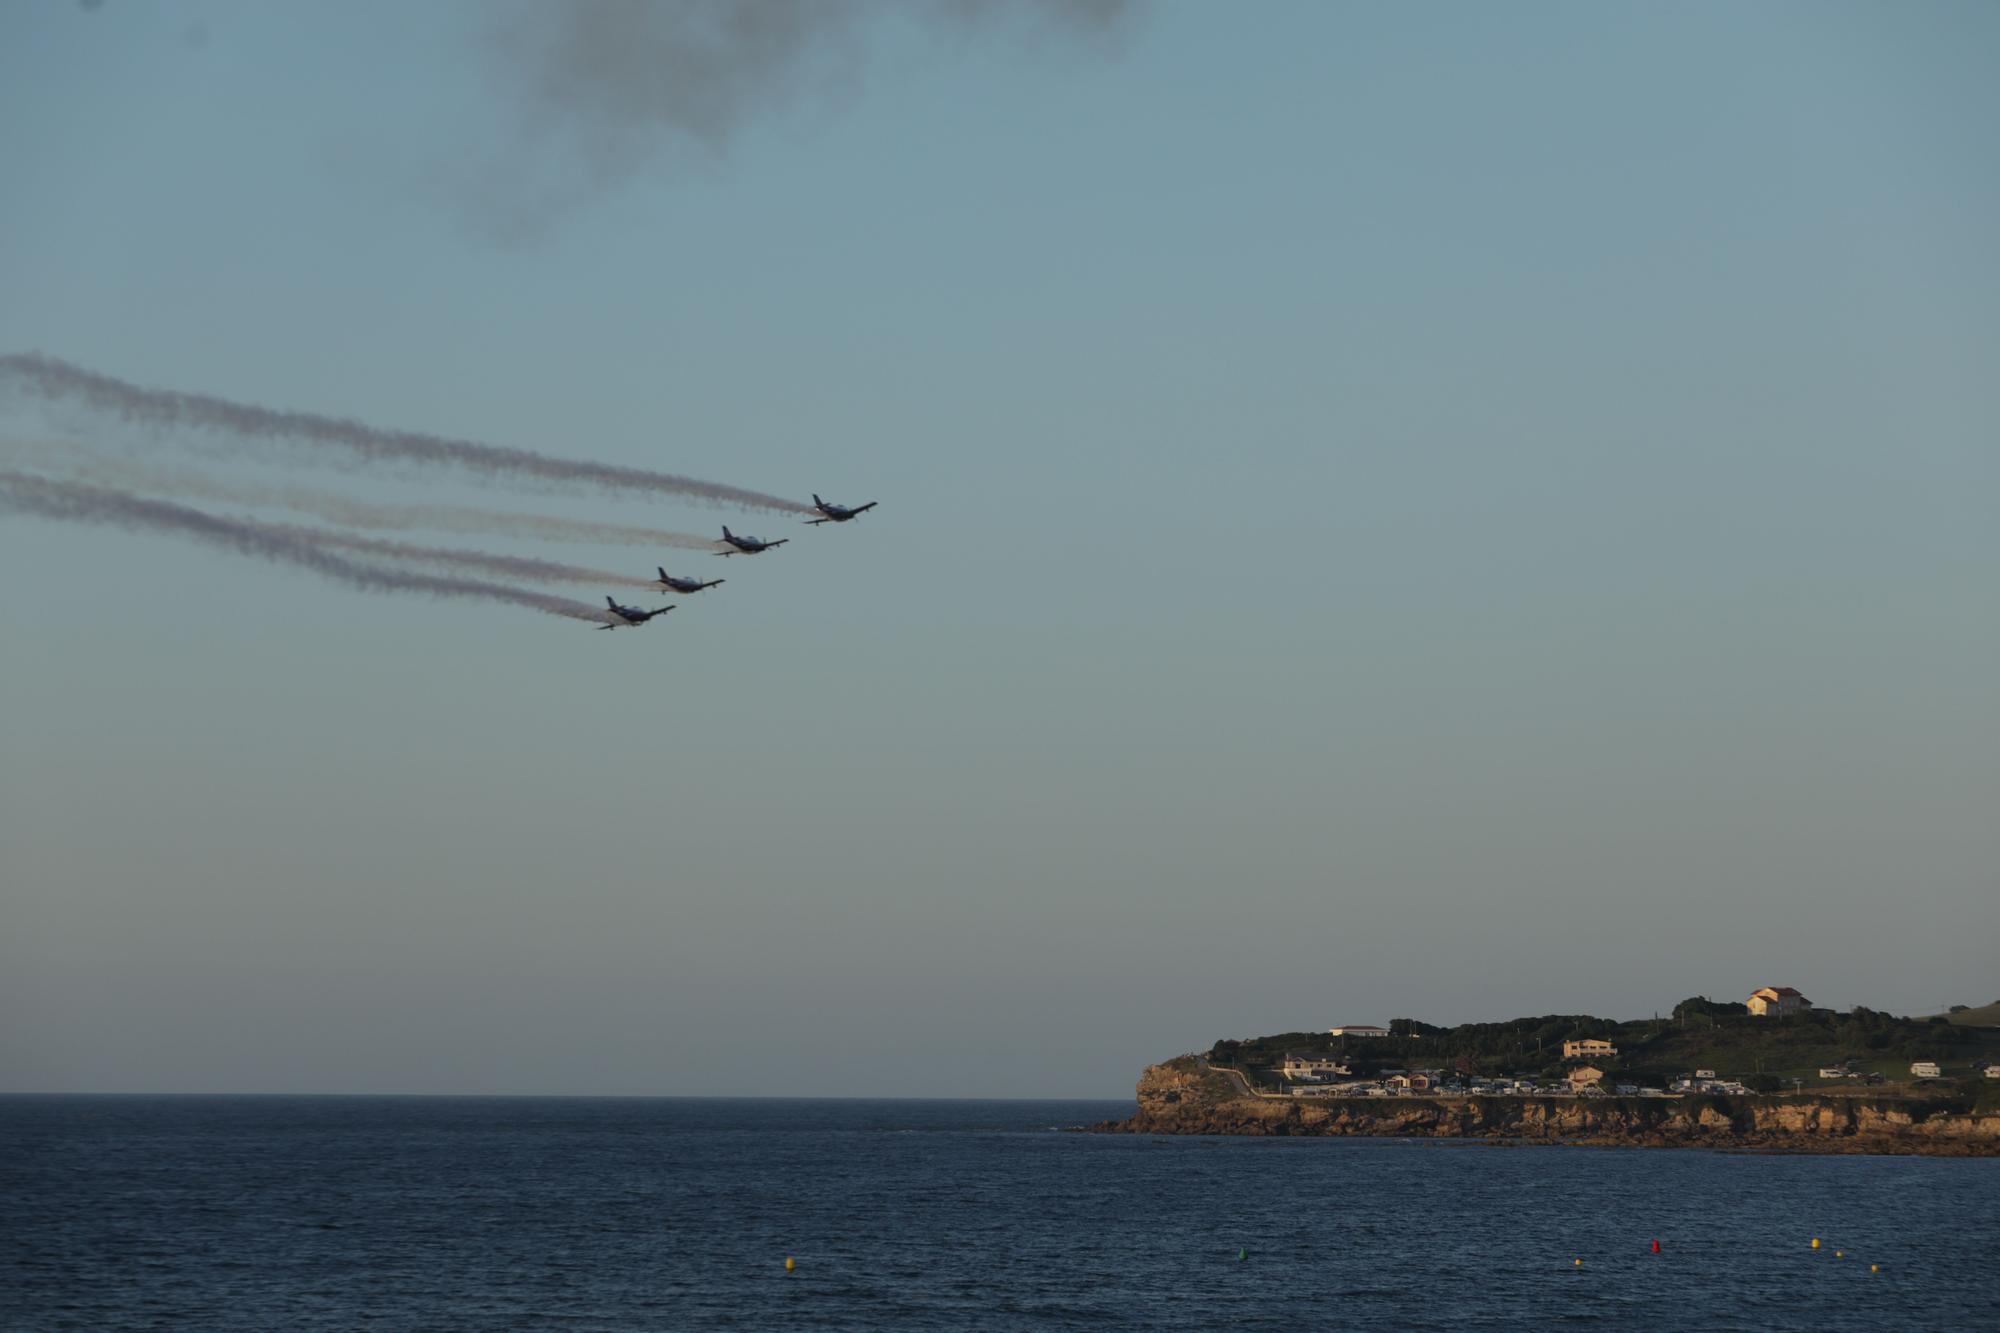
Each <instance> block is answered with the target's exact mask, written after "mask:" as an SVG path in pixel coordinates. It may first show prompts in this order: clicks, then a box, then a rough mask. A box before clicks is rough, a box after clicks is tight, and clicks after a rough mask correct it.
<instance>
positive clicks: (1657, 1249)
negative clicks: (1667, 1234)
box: [1653, 1241, 1660, 1254]
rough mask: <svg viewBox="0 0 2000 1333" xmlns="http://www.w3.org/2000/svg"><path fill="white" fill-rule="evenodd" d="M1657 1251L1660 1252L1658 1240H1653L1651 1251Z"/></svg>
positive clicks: (1656, 1252)
mask: <svg viewBox="0 0 2000 1333" xmlns="http://www.w3.org/2000/svg"><path fill="white" fill-rule="evenodd" d="M1659 1252H1660V1242H1658V1241H1654V1242H1653V1253H1654V1254H1658V1253H1659Z"/></svg>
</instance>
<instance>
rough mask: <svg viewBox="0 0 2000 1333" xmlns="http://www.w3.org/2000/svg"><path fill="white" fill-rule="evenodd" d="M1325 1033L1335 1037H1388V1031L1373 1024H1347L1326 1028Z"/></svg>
mask: <svg viewBox="0 0 2000 1333" xmlns="http://www.w3.org/2000/svg"><path fill="white" fill-rule="evenodd" d="M1327 1032H1328V1033H1329V1034H1330V1035H1332V1036H1335V1037H1386V1036H1388V1035H1389V1029H1387V1028H1378V1027H1376V1026H1375V1025H1374V1024H1373V1023H1347V1024H1344V1025H1343V1026H1341V1027H1337V1028H1328V1029H1327Z"/></svg>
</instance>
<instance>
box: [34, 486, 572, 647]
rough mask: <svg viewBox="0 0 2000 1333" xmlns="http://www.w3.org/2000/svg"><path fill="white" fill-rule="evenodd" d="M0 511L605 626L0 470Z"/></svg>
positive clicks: (520, 592) (565, 605)
mask: <svg viewBox="0 0 2000 1333" xmlns="http://www.w3.org/2000/svg"><path fill="white" fill-rule="evenodd" d="M0 509H9V510H13V511H14V512H16V513H23V514H33V515H36V516H38V517H42V518H51V519H56V520H59V521H62V522H69V523H97V524H103V525H107V526H112V527H119V528H126V529H143V530H150V531H155V532H167V533H173V534H176V535H179V536H184V537H191V538H193V539H195V540H196V541H202V542H207V543H208V544H209V545H211V546H219V547H222V548H223V549H225V550H230V551H235V552H236V553H237V554H239V555H247V556H250V557H252V558H254V559H259V560H271V561H275V562H277V563H280V564H288V565H294V566H296V567H298V568H300V569H306V570H310V571H312V572H313V573H315V574H318V575H320V576H321V577H322V578H327V579H331V580H333V581H334V582H336V583H345V584H346V585H348V586H349V587H351V588H359V589H362V590H363V591H366V592H414V593H429V594H431V595H433V596H437V597H467V598H477V599H480V600H484V601H494V602H511V603H512V604H514V605H515V606H525V607H529V608H531V609H533V610H536V611H544V612H547V613H548V614H549V615H552V616H563V617H565V618H567V619H570V620H585V621H590V622H592V623H595V624H606V623H609V616H608V615H607V613H606V612H604V611H601V610H598V609H597V608H595V607H593V606H591V605H590V604H589V603H587V602H577V601H572V600H570V599H569V598H567V597H553V596H550V595H548V594H546V593H539V592H535V591H533V590H532V589H528V588H513V587H508V586H507V585H505V584H500V583H484V582H480V581H478V580H475V579H459V578H440V577H436V576H434V575H429V574H417V573H412V572H409V571H407V570H400V569H388V568H383V567H378V566H375V565H365V564H360V563H358V562H356V561H352V560H348V559H346V558H345V557H342V556H338V555H334V554H332V553H331V552H329V551H327V550H325V549H323V548H322V547H320V546H319V545H316V544H314V543H313V542H310V541H305V540H301V539H300V538H297V537H294V536H291V535H288V534H287V533H285V532H284V531H280V530H273V529H271V528H267V527H264V526H261V525H259V524H255V523H245V522H241V521H238V520H236V519H228V518H221V517H218V516H217V515H214V514H210V513H206V512H204V511H202V510H199V509H190V508H188V507H187V506H185V505H178V504H174V503H172V502H170V501H167V500H149V499H146V498H145V497H143V496H137V495H130V494H127V493H126V492H123V491H114V490H110V489H107V488H105V487H100V486H87V485H84V484H82V483H80V482H71V481H54V480H51V479H49V478H47V477H35V476H30V475H28V474H27V473H23V472H4V471H0Z"/></svg>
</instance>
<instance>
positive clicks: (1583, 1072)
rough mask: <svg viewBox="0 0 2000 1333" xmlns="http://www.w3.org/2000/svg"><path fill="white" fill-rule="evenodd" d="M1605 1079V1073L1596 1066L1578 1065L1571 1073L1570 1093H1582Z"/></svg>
mask: <svg viewBox="0 0 2000 1333" xmlns="http://www.w3.org/2000/svg"><path fill="white" fill-rule="evenodd" d="M1603 1077H1604V1071H1603V1070H1602V1069H1599V1068H1597V1066H1595V1065H1578V1066H1577V1067H1576V1068H1575V1069H1572V1070H1570V1071H1569V1086H1570V1091H1572V1092H1580V1091H1582V1090H1583V1089H1584V1088H1587V1087H1590V1086H1591V1085H1593V1084H1595V1083H1597V1082H1598V1081H1600V1080H1601V1079H1602V1078H1603Z"/></svg>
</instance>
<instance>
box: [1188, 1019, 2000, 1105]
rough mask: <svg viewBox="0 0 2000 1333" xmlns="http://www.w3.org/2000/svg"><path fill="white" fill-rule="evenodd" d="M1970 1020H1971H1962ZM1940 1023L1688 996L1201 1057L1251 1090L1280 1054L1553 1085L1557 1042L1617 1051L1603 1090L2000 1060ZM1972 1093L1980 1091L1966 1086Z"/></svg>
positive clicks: (1959, 1027)
mask: <svg viewBox="0 0 2000 1333" xmlns="http://www.w3.org/2000/svg"><path fill="white" fill-rule="evenodd" d="M1966 1012H1967V1013H1971V1012H1976V1011H1970V1010H1968V1011H1966ZM1962 1017H1963V1015H1953V1016H1952V1018H1953V1021H1949V1022H1948V1021H1947V1020H1946V1019H1945V1018H1944V1017H1943V1016H1939V1017H1935V1018H1930V1019H1914V1018H1899V1017H1897V1016H1896V1015H1893V1014H1887V1013H1882V1012H1880V1011H1878V1010H1873V1009H1866V1008H1857V1009H1854V1010H1852V1011H1849V1012H1846V1013H1835V1012H1833V1011H1831V1010H1825V1009H1816V1010H1812V1011H1810V1012H1808V1013H1803V1014H1794V1015H1790V1016H1787V1017H1784V1018H1756V1017H1752V1016H1751V1015H1750V1014H1749V1013H1748V1012H1747V1011H1746V1010H1745V1009H1744V1007H1743V1006H1742V1005H1740V1004H1730V1003H1718V1002H1715V1001H1711V1000H1707V999H1703V998H1699V997H1697V998H1694V999H1690V1000H1685V1001H1683V1002H1682V1003H1680V1004H1679V1005H1676V1006H1675V1008H1674V1012H1673V1014H1672V1015H1671V1016H1669V1017H1660V1018H1646V1019H1639V1020H1636V1021H1633V1022H1627V1023H1620V1022H1616V1021H1614V1020H1611V1019H1606V1018H1596V1017H1593V1016H1591V1015H1589V1014H1545V1015H1542V1016H1541V1017H1538V1018H1516V1019H1512V1020H1509V1021H1507V1022H1502V1023H1466V1024H1462V1025H1460V1026H1458V1027H1450V1028H1445V1027H1434V1026H1432V1025H1430V1024H1428V1023H1421V1022H1417V1021H1415V1020H1413V1019H1401V1018H1399V1019H1397V1020H1395V1021H1394V1022H1393V1023H1391V1024H1390V1030H1391V1032H1392V1034H1393V1035H1391V1036H1388V1037H1376V1038H1363V1037H1353V1036H1347V1037H1334V1036H1329V1035H1328V1034H1327V1033H1324V1032H1288V1033H1279V1034H1276V1035H1273V1036H1268V1037H1255V1038H1250V1039H1247V1040H1242V1041H1235V1040H1226V1041H1219V1042H1217V1043H1216V1044H1215V1045H1214V1047H1213V1048H1211V1049H1210V1051H1209V1052H1208V1055H1209V1058H1210V1059H1211V1060H1212V1061H1213V1062H1215V1063H1216V1064H1219V1065H1226V1066H1230V1067H1233V1068H1237V1069H1240V1070H1242V1071H1244V1072H1245V1074H1247V1075H1248V1076H1250V1077H1251V1078H1253V1079H1255V1080H1257V1081H1258V1082H1259V1083H1263V1084H1267V1085H1275V1084H1277V1083H1278V1082H1280V1081H1281V1080H1280V1079H1279V1078H1278V1076H1277V1074H1276V1066H1277V1065H1278V1064H1279V1062H1280V1061H1281V1060H1282V1059H1283V1058H1284V1056H1285V1054H1286V1053H1287V1052H1288V1051H1310V1052H1314V1053H1318V1054H1326V1055H1331V1056H1335V1057H1337V1058H1339V1059H1340V1060H1342V1061H1343V1062H1344V1063H1346V1064H1347V1065H1349V1066H1350V1067H1351V1068H1352V1069H1353V1070H1354V1074H1355V1076H1356V1077H1357V1078H1366V1077H1370V1076H1373V1075H1375V1074H1377V1073H1379V1072H1380V1071H1382V1070H1384V1069H1444V1070H1454V1071H1457V1072H1460V1073H1463V1074H1469V1075H1482V1076H1498V1075H1504V1074H1520V1073H1524V1074H1530V1075H1536V1076H1540V1077H1546V1078H1559V1077H1561V1075H1562V1072H1563V1070H1564V1069H1565V1068H1566V1066H1567V1064H1568V1063H1574V1062H1566V1061H1565V1060H1564V1059H1563V1054H1562V1045H1563V1043H1564V1042H1565V1041H1569V1040H1574V1039H1581V1038H1591V1037H1595V1038H1601V1039H1603V1040H1606V1041H1609V1042H1611V1043H1612V1044H1614V1045H1615V1046H1616V1047H1617V1048H1618V1054H1617V1055H1616V1056H1615V1057H1613V1058H1610V1059H1602V1058H1593V1059H1592V1060H1591V1061H1590V1063H1591V1064H1593V1065H1595V1066H1596V1067H1597V1068H1599V1069H1602V1070H1603V1071H1604V1072H1605V1080H1604V1081H1605V1082H1606V1083H1607V1084H1611V1083H1636V1084H1640V1085H1642V1086H1650V1087H1664V1086H1665V1085H1666V1084H1668V1083H1669V1082H1671V1081H1672V1080H1673V1079H1675V1078H1677V1077H1679V1076H1681V1075H1683V1074H1687V1073H1689V1072H1691V1071H1693V1070H1696V1069H1712V1070H1715V1071H1716V1074H1717V1075H1718V1076H1719V1077H1721V1078H1725V1079H1737V1080H1741V1081H1742V1082H1744V1083H1745V1084H1747V1085H1749V1086H1750V1087H1752V1088H1753V1089H1757V1090H1760V1091H1771V1092H1775V1091H1778V1090H1779V1089H1780V1088H1781V1087H1782V1088H1784V1089H1790V1088H1792V1087H1794V1086H1797V1084H1795V1082H1794V1081H1795V1080H1798V1081H1799V1082H1800V1083H1802V1084H1803V1086H1804V1087H1806V1088H1809V1089H1810V1088H1828V1087H1832V1086H1846V1087H1852V1086H1853V1085H1854V1084H1853V1081H1852V1080H1831V1079H1822V1078H1820V1077H1819V1076H1818V1071H1819V1070H1820V1069H1821V1068H1823V1067H1831V1066H1834V1065H1839V1064H1842V1063H1845V1064H1846V1065H1847V1066H1848V1067H1849V1068H1851V1069H1854V1070H1857V1071H1861V1072H1863V1073H1867V1074H1875V1075H1880V1076H1881V1077H1882V1078H1883V1079H1884V1080H1886V1081H1888V1082H1891V1083H1906V1082H1908V1081H1910V1065H1911V1063H1912V1062H1913V1061H1918V1060H1934V1061H1936V1062H1937V1063H1938V1064H1939V1065H1940V1066H1941V1067H1942V1068H1943V1072H1944V1077H1945V1078H1946V1079H1947V1080H1952V1081H1960V1080H1968V1079H1971V1078H1974V1077H1976V1076H1977V1070H1976V1068H1975V1066H1981V1065H1984V1064H1985V1063H1987V1062H1993V1061H2000V1029H1994V1028H1985V1027H1979V1026H1973V1025H1971V1024H1969V1023H1966V1022H1963V1021H1959V1020H1961V1019H1962ZM1965 1091H1966V1092H1967V1093H1968V1094H1972V1095H1975V1096H1980V1099H1981V1100H1984V1097H1983V1096H1982V1095H1981V1094H1983V1093H1984V1092H1985V1089H1984V1088H1975V1086H1973V1085H1970V1084H1968V1085H1967V1086H1966V1087H1965Z"/></svg>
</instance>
